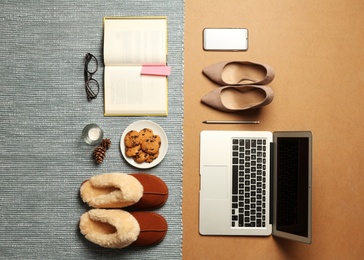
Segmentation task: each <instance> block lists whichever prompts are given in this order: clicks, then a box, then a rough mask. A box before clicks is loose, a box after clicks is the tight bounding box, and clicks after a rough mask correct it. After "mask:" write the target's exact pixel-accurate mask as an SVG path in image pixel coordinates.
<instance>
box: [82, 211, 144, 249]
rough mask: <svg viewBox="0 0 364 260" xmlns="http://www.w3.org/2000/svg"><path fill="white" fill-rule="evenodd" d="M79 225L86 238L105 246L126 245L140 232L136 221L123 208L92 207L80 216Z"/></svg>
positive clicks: (117, 246)
mask: <svg viewBox="0 0 364 260" xmlns="http://www.w3.org/2000/svg"><path fill="white" fill-rule="evenodd" d="M104 223H106V224H109V225H105V224H104ZM79 227H80V231H81V233H82V234H83V235H84V236H85V238H86V239H87V240H89V241H90V242H92V243H95V244H97V245H99V246H102V247H107V248H124V247H127V246H129V245H130V244H132V243H133V242H134V241H136V240H137V238H138V236H139V234H140V226H139V223H138V221H137V220H136V219H135V218H134V217H133V216H132V215H131V214H130V213H129V212H127V211H124V210H107V209H92V210H90V211H88V212H86V213H84V214H83V215H82V216H81V218H80V224H79Z"/></svg>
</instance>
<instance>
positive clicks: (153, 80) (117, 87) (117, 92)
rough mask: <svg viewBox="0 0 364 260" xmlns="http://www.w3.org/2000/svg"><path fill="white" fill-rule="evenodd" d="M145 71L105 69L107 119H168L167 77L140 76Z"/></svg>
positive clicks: (139, 68) (108, 67)
mask: <svg viewBox="0 0 364 260" xmlns="http://www.w3.org/2000/svg"><path fill="white" fill-rule="evenodd" d="M141 69H142V66H121V67H117V66H106V67H105V86H107V88H105V101H106V100H107V102H105V115H123V114H129V115H130V114H136V115H138V114H139V115H147V114H150V115H155V114H158V115H166V113H167V111H166V110H167V107H168V106H167V102H168V99H167V82H166V81H167V79H166V77H156V76H145V75H140V72H141Z"/></svg>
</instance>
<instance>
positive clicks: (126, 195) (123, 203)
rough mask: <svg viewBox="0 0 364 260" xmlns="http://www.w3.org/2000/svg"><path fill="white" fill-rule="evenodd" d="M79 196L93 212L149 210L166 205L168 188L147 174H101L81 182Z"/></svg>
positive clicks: (158, 179)
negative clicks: (114, 209)
mask: <svg viewBox="0 0 364 260" xmlns="http://www.w3.org/2000/svg"><path fill="white" fill-rule="evenodd" d="M80 194H81V198H82V200H83V201H84V202H86V203H87V204H88V205H89V206H90V207H93V208H124V207H128V206H131V205H132V206H133V208H135V209H152V208H159V207H161V206H163V205H164V204H165V203H166V201H167V199H168V187H167V185H166V184H165V183H164V181H162V180H161V179H160V178H158V177H157V176H154V175H151V174H146V173H136V174H125V173H104V174H100V175H96V176H93V177H92V178H90V179H89V180H87V181H84V182H83V183H82V185H81V187H80Z"/></svg>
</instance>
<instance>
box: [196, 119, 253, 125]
mask: <svg viewBox="0 0 364 260" xmlns="http://www.w3.org/2000/svg"><path fill="white" fill-rule="evenodd" d="M202 123H204V124H259V123H260V122H259V121H255V120H243V121H239V120H238V121H229V120H228V121H221V120H205V121H202Z"/></svg>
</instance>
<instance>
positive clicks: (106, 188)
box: [79, 173, 168, 248]
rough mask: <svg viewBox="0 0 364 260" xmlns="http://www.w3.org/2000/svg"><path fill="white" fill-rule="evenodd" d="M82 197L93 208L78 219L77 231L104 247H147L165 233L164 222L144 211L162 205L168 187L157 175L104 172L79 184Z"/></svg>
mask: <svg viewBox="0 0 364 260" xmlns="http://www.w3.org/2000/svg"><path fill="white" fill-rule="evenodd" d="M80 195H81V198H82V200H83V201H84V202H85V203H87V204H88V205H89V206H90V207H92V208H93V209H91V210H89V211H88V212H86V213H84V214H83V215H82V216H81V218H80V223H79V227H80V231H81V233H82V234H83V235H84V236H85V238H86V239H87V240H89V241H91V242H92V243H95V244H97V245H100V246H102V247H107V248H124V247H127V246H150V245H154V244H157V243H159V242H160V241H162V240H163V239H164V237H165V236H166V234H167V229H168V225H167V221H166V220H165V219H164V217H163V216H161V215H160V214H157V213H155V212H150V211H148V210H152V209H156V208H160V207H162V206H163V205H164V204H165V203H166V201H167V199H168V187H167V185H166V184H165V183H164V182H163V181H162V180H161V179H160V178H158V177H157V176H154V175H151V174H146V173H136V174H125V173H105V174H100V175H96V176H94V177H92V178H90V179H89V180H87V181H85V182H83V183H82V185H81V187H80Z"/></svg>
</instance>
